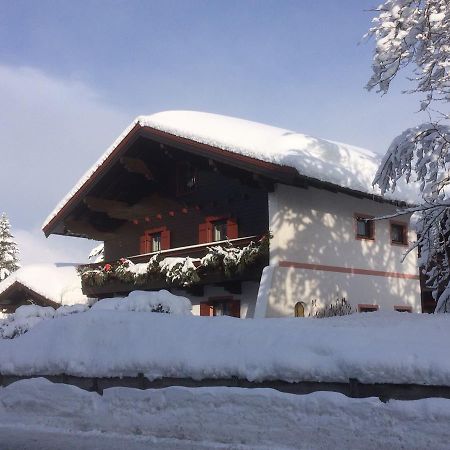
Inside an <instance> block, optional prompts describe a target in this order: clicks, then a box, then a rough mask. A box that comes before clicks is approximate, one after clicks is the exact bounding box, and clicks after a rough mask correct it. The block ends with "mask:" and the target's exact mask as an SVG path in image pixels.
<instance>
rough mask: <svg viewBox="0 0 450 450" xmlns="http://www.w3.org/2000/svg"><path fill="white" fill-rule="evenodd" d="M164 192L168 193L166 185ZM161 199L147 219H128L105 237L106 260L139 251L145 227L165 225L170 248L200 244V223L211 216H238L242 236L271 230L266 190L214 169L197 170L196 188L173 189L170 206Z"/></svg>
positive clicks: (236, 217)
mask: <svg viewBox="0 0 450 450" xmlns="http://www.w3.org/2000/svg"><path fill="white" fill-rule="evenodd" d="M249 177H251V174H249ZM164 196H167V189H165V192H164ZM174 202H175V204H174ZM158 203H159V206H158V209H157V210H151V211H150V210H149V217H150V219H149V221H148V222H146V221H145V220H144V221H143V220H140V221H137V223H132V222H128V223H126V224H124V225H123V226H121V227H120V228H119V229H117V230H116V231H115V233H114V237H113V238H111V239H109V240H107V241H105V259H106V260H115V259H118V258H121V257H126V256H132V255H137V254H139V253H140V237H141V236H142V235H143V234H144V232H145V230H148V229H152V228H156V227H162V226H166V227H167V229H168V230H169V231H170V241H171V248H175V247H183V246H187V245H194V244H198V243H199V225H200V224H202V223H204V222H205V218H206V217H208V216H220V217H222V216H226V217H229V218H232V219H235V220H236V222H237V225H238V234H239V237H243V236H251V235H255V234H262V233H265V232H267V230H268V194H267V191H265V190H264V189H260V188H256V187H250V186H247V185H244V184H243V183H242V182H240V181H239V180H238V179H235V178H230V177H227V176H224V175H222V174H221V173H218V172H214V171H213V170H204V169H203V170H199V171H198V181H197V189H196V190H195V191H194V192H192V193H189V194H186V195H183V196H177V195H176V193H175V191H174V192H173V194H172V195H171V196H170V202H167V203H168V205H167V206H161V204H162V205H164V203H163V202H158Z"/></svg>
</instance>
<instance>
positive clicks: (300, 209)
mask: <svg viewBox="0 0 450 450" xmlns="http://www.w3.org/2000/svg"><path fill="white" fill-rule="evenodd" d="M395 211H396V207H395V206H393V205H390V204H386V203H381V202H376V201H372V200H369V199H358V198H355V197H352V196H349V195H346V194H341V193H332V192H330V191H327V190H320V189H315V188H309V189H301V188H296V187H292V186H286V185H277V187H276V189H275V192H273V193H271V194H269V226H270V230H271V231H272V233H273V239H272V240H271V242H270V264H271V266H274V267H275V269H274V271H273V274H272V276H271V277H267V281H266V284H267V283H268V286H262V288H264V289H266V291H267V292H268V298H267V307H266V309H265V313H264V311H263V310H261V309H260V308H258V310H259V314H257V315H266V316H269V317H278V316H293V315H294V305H295V303H296V302H297V301H303V302H305V303H306V305H310V303H311V301H312V300H317V301H318V303H319V304H320V303H322V304H325V303H329V302H331V301H333V300H335V299H336V298H338V297H346V299H347V300H348V301H350V303H351V304H352V305H353V306H355V307H356V306H357V305H358V304H366V303H370V304H377V305H378V306H379V307H380V308H381V309H388V310H392V309H393V307H394V305H409V306H411V307H412V308H413V310H414V311H417V312H419V311H420V286H419V280H418V269H417V255H416V252H411V253H410V254H409V255H408V256H407V257H406V259H405V261H404V262H403V263H402V262H401V259H402V255H403V254H404V253H405V251H406V249H407V247H406V246H402V245H394V244H391V236H390V222H389V220H380V221H376V222H375V238H374V240H361V239H356V237H355V230H356V228H355V226H356V225H355V214H365V215H370V216H382V215H387V214H392V213H395ZM396 220H397V221H400V222H404V223H408V222H409V217H400V218H397V219H396ZM408 239H409V241H410V242H411V241H414V240H415V236H414V232H413V231H412V230H411V229H409V232H408ZM263 309H264V308H263ZM307 312H308V311H307Z"/></svg>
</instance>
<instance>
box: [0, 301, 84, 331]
mask: <svg viewBox="0 0 450 450" xmlns="http://www.w3.org/2000/svg"><path fill="white" fill-rule="evenodd" d="M88 309H89V306H88V305H86V304H80V305H71V306H60V307H59V308H58V309H56V310H55V309H53V308H52V307H51V306H38V305H22V306H19V307H18V308H17V309H16V312H15V313H13V314H9V315H8V317H7V318H6V319H5V320H2V321H0V339H2V338H3V339H12V338H14V337H17V336H20V335H22V334H24V333H26V332H28V331H29V330H31V328H33V327H34V326H36V325H37V324H38V323H40V322H41V321H42V320H44V319H52V318H54V317H63V316H67V315H68V314H73V313H79V312H84V311H87V310H88Z"/></svg>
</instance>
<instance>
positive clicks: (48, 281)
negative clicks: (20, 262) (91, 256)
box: [0, 264, 88, 305]
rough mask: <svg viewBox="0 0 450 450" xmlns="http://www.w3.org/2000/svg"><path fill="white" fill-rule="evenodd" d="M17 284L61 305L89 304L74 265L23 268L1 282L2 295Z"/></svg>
mask: <svg viewBox="0 0 450 450" xmlns="http://www.w3.org/2000/svg"><path fill="white" fill-rule="evenodd" d="M15 283H20V284H22V285H23V286H25V287H27V288H28V289H30V290H32V291H34V292H36V293H37V294H39V295H40V296H42V297H45V298H46V299H48V300H51V301H52V302H55V303H59V304H61V305H73V304H76V303H87V302H88V298H87V297H86V296H85V295H84V294H83V293H82V292H81V279H80V277H79V276H78V274H77V271H76V267H75V266H72V265H69V266H67V265H63V266H58V265H55V264H33V265H29V266H24V267H21V268H20V269H19V270H17V271H16V272H13V273H12V274H11V275H10V276H9V277H7V278H6V279H4V280H3V281H2V282H0V295H1V294H2V293H3V292H5V291H6V290H7V289H9V288H10V287H11V286H13V285H14V284H15Z"/></svg>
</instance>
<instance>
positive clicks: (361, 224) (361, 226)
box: [355, 214, 375, 240]
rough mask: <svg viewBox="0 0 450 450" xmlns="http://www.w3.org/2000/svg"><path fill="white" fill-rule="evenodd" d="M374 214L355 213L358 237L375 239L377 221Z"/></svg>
mask: <svg viewBox="0 0 450 450" xmlns="http://www.w3.org/2000/svg"><path fill="white" fill-rule="evenodd" d="M370 219H373V217H372V216H366V215H364V214H355V221H356V239H372V240H373V239H375V223H374V221H373V220H370Z"/></svg>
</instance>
